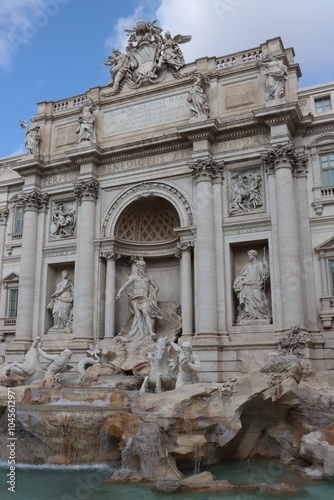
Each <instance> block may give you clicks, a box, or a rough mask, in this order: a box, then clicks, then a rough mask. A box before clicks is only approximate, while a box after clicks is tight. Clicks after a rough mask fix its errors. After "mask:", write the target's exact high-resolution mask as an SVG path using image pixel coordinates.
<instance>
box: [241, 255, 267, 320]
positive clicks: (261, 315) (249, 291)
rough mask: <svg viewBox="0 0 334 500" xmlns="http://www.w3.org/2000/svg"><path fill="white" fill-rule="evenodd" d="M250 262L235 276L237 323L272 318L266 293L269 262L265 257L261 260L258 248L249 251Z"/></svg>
mask: <svg viewBox="0 0 334 500" xmlns="http://www.w3.org/2000/svg"><path fill="white" fill-rule="evenodd" d="M247 254H248V258H249V262H248V263H247V264H246V265H245V266H244V267H243V268H242V270H241V271H240V273H239V274H238V275H237V277H236V278H235V281H234V284H233V290H234V291H235V292H236V294H237V296H238V301H239V306H238V316H237V324H242V323H244V324H247V323H248V322H249V321H259V320H266V321H267V322H268V323H269V321H270V319H271V312H270V309H269V306H268V302H267V298H266V295H265V288H264V287H265V282H266V280H267V279H268V278H269V267H268V263H267V261H266V259H265V257H263V261H262V262H260V261H259V259H258V257H257V251H256V250H249V251H248V252H247Z"/></svg>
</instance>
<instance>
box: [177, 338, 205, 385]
mask: <svg viewBox="0 0 334 500" xmlns="http://www.w3.org/2000/svg"><path fill="white" fill-rule="evenodd" d="M170 344H171V346H172V348H173V349H174V350H175V351H176V352H177V353H178V357H177V370H178V372H177V377H176V384H175V389H178V388H179V387H182V386H183V385H186V384H197V383H198V382H199V376H198V373H199V372H200V371H201V362H200V360H199V357H198V355H197V354H196V353H195V352H193V346H192V345H191V343H190V342H183V344H181V345H177V344H175V343H174V342H171V343H170Z"/></svg>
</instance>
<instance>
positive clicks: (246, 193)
mask: <svg viewBox="0 0 334 500" xmlns="http://www.w3.org/2000/svg"><path fill="white" fill-rule="evenodd" d="M261 207H263V189H262V176H261V174H260V170H258V171H257V172H256V171H251V172H249V171H245V172H235V173H233V174H231V187H230V213H231V214H235V213H242V212H248V211H249V210H255V209H258V208H261Z"/></svg>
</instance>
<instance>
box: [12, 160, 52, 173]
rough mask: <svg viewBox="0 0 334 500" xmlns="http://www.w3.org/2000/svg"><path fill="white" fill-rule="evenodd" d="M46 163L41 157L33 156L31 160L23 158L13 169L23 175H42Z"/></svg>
mask: <svg viewBox="0 0 334 500" xmlns="http://www.w3.org/2000/svg"><path fill="white" fill-rule="evenodd" d="M44 167H45V163H44V161H43V160H42V159H41V158H32V159H30V160H25V161H24V160H22V161H21V162H20V163H17V164H16V165H13V167H12V168H13V170H14V171H15V172H17V173H18V174H19V175H21V176H27V175H40V176H41V175H42V173H43V170H44Z"/></svg>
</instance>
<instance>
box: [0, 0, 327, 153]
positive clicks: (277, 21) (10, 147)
mask: <svg viewBox="0 0 334 500" xmlns="http://www.w3.org/2000/svg"><path fill="white" fill-rule="evenodd" d="M139 17H143V18H144V19H146V20H153V19H158V22H157V24H158V25H159V26H161V27H162V28H164V30H169V31H171V33H172V35H175V34H176V33H181V34H184V35H193V39H192V41H191V42H190V43H189V44H187V45H184V46H183V47H182V48H183V52H184V54H185V57H186V61H188V62H190V61H193V60H194V59H195V58H198V57H202V56H205V55H208V56H213V55H216V56H223V55H227V54H229V53H232V52H236V51H239V50H244V49H248V48H252V47H256V46H258V45H259V44H260V43H263V42H265V41H266V40H267V39H269V38H274V37H276V36H281V37H282V40H283V43H284V45H285V47H290V46H293V47H294V49H295V52H296V57H295V61H296V62H299V64H300V66H301V69H302V73H303V77H302V79H301V81H300V86H301V87H305V86H308V85H315V84H318V83H325V82H328V81H334V64H333V48H334V30H333V27H332V19H333V18H334V2H333V0H318V1H317V2H314V1H313V0H312V1H311V0H280V1H278V0H141V1H139V0H94V1H93V0H0V82H1V97H2V104H1V112H0V157H4V156H7V155H11V154H14V153H17V152H22V151H25V148H24V131H23V130H22V129H21V128H20V125H19V120H26V121H27V123H30V117H31V116H33V115H34V114H36V112H37V106H36V103H37V102H40V101H44V100H45V101H56V100H59V99H65V98H68V97H70V96H74V95H77V94H81V93H84V92H85V91H86V90H88V89H89V88H90V87H95V86H98V85H100V86H103V85H106V84H107V83H108V82H109V81H110V75H109V69H108V67H106V66H104V67H102V68H100V65H102V63H103V62H104V61H105V60H106V59H107V57H108V55H109V54H110V53H111V49H112V48H113V47H116V48H119V49H121V50H122V49H124V44H125V40H126V37H125V34H124V31H123V30H124V29H125V28H133V27H134V25H135V23H136V21H137V19H138V18H139Z"/></svg>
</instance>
